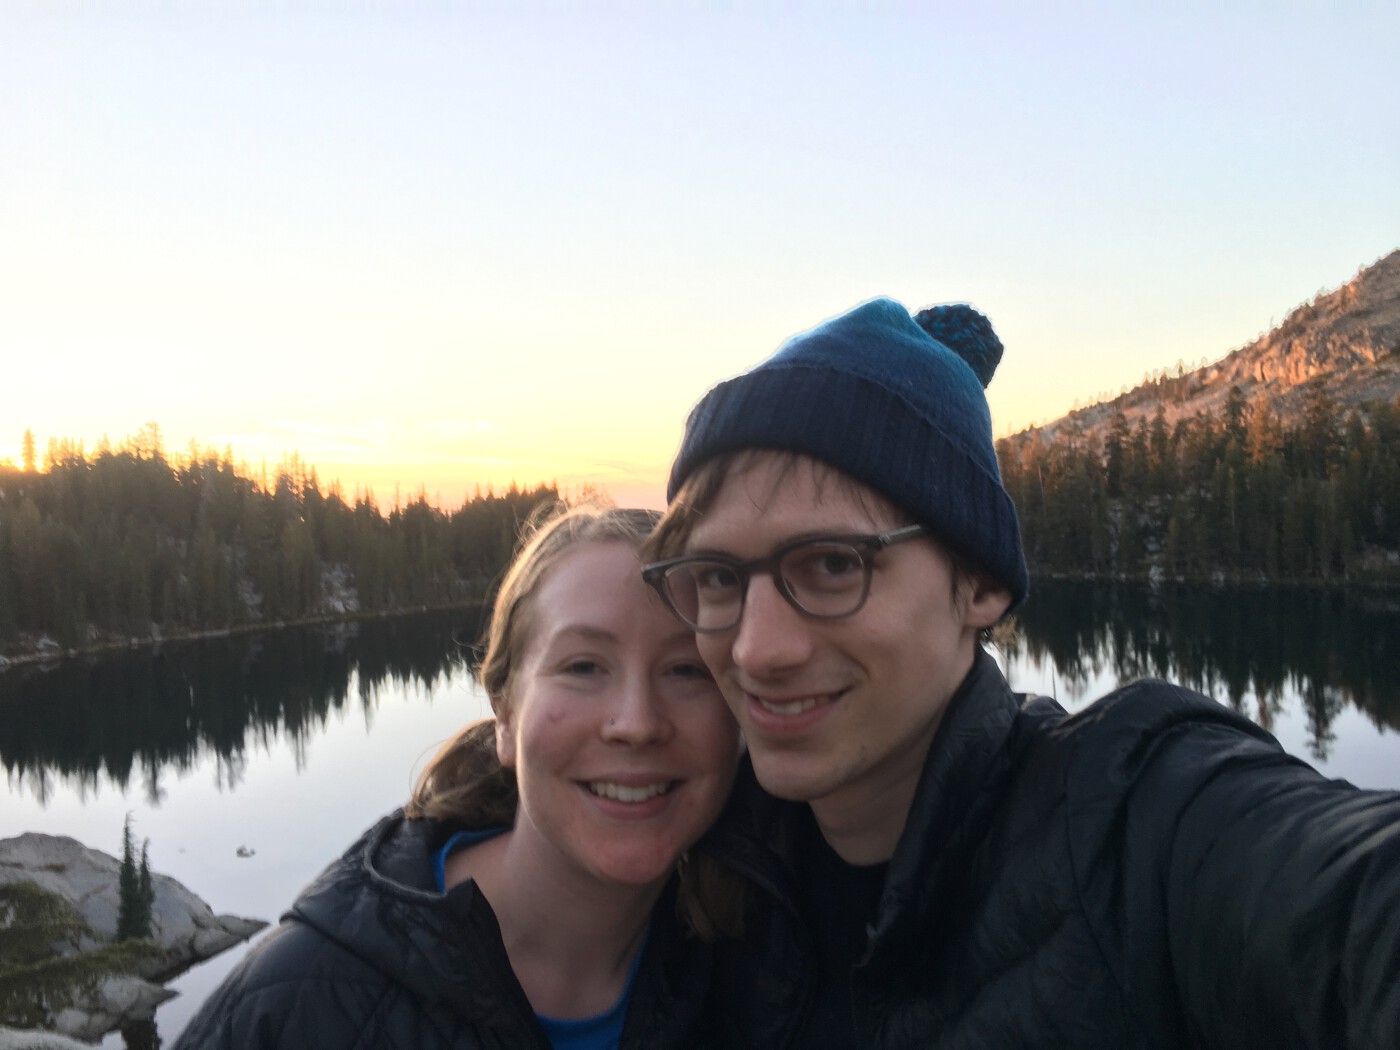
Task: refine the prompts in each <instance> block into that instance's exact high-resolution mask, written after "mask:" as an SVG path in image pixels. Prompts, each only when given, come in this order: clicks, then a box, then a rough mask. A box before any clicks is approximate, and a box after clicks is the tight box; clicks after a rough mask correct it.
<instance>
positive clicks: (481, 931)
mask: <svg viewBox="0 0 1400 1050" xmlns="http://www.w3.org/2000/svg"><path fill="white" fill-rule="evenodd" d="M448 832H449V829H445V828H444V827H443V826H442V825H438V824H436V823H434V822H432V821H426V820H412V821H410V820H405V819H403V817H402V815H401V814H399V813H395V814H392V815H390V816H388V817H386V818H385V819H383V820H382V821H380V822H379V823H378V824H377V825H375V826H374V827H373V828H371V829H370V830H369V831H367V832H366V833H365V834H364V835H363V836H362V837H361V838H360V840H359V841H358V842H357V843H355V845H354V846H352V847H351V848H350V850H349V851H348V852H347V853H346V854H345V855H344V856H343V857H342V858H341V859H340V860H338V861H336V862H335V863H334V864H332V865H331V866H330V867H329V868H327V869H326V871H325V872H324V873H322V874H321V875H320V876H319V877H318V878H317V879H316V881H315V882H313V883H312V884H311V885H310V886H309V887H308V888H307V889H306V891H305V892H304V893H302V895H301V897H300V898H298V900H297V902H296V904H295V905H294V906H293V907H292V910H291V911H290V912H289V913H288V914H287V915H286V916H284V917H283V920H282V924H281V925H280V926H279V927H278V929H277V930H275V931H274V932H273V933H271V934H269V935H268V936H267V937H266V938H265V939H264V940H262V941H261V942H260V943H259V944H258V945H257V946H256V947H255V948H254V949H253V950H252V951H251V952H249V953H248V955H247V957H246V958H245V959H244V960H243V961H242V962H241V963H239V965H238V966H237V967H236V968H235V969H234V970H233V972H232V973H231V974H230V975H229V977H228V978H227V979H226V980H225V981H224V983H223V984H222V985H221V986H220V987H219V989H218V990H217V991H216V992H215V993H214V995H213V996H212V997H211V998H210V999H209V1000H208V1002H206V1003H205V1004H204V1006H203V1007H202V1008H201V1009H200V1011H199V1013H198V1014H196V1015H195V1017H194V1019H193V1020H192V1021H191V1022H190V1024H189V1026H188V1027H187V1028H186V1029H185V1031H184V1032H183V1034H182V1035H181V1036H180V1038H179V1040H178V1041H177V1042H176V1044H175V1045H176V1048H177V1050H186V1048H187V1050H220V1048H227V1050H233V1048H257V1050H273V1048H277V1050H321V1048H325V1050H342V1048H344V1050H350V1048H356V1050H361V1048H363V1050H369V1048H375V1050H437V1048H447V1047H451V1048H453V1050H467V1048H476V1047H492V1048H501V1050H507V1048H509V1050H518V1048H527V1050H528V1048H533V1047H538V1048H541V1050H548V1048H549V1041H548V1039H547V1038H546V1036H545V1033H544V1029H543V1028H542V1027H541V1026H540V1024H539V1022H538V1021H537V1020H536V1019H535V1015H534V1012H533V1011H532V1009H531V1007H530V1003H529V1001H528V1000H527V999H526V998H525V993H524V992H523V991H522V990H521V988H520V985H519V984H518V983H517V982H516V979H515V975H514V973H513V972H512V971H511V968H510V961H509V959H508V958H507V956H506V951H505V947H504V946H503V945H502V943H501V934H500V929H499V927H498V926H497V924H496V918H495V915H494V914H493V913H492V911H491V908H490V906H489V905H488V904H487V902H486V900H485V898H484V897H483V896H482V895H481V894H480V893H479V892H478V891H477V888H476V884H475V883H474V882H470V881H468V882H465V883H462V884H461V885H459V886H455V887H453V888H452V889H451V890H450V891H449V892H448V893H447V894H446V895H441V894H439V893H438V890H437V886H436V884H435V882H434V877H433V872H432V867H431V860H430V857H431V854H432V852H433V851H434V850H435V849H436V848H437V847H439V846H441V845H442V843H443V842H444V841H445V839H446V837H447V834H448ZM673 905H674V897H673V890H672V889H671V888H668V890H667V892H666V893H665V894H664V895H663V897H662V899H661V901H660V902H659V903H658V905H657V906H656V908H655V911H654V913H653V917H652V924H651V930H650V933H649V934H648V937H647V943H646V947H645V948H644V949H643V956H642V960H641V965H640V968H639V970H638V973H637V977H636V982H635V984H634V985H633V990H632V1001H631V1004H630V1006H629V1010H628V1014H627V1020H626V1023H625V1026H624V1029H623V1037H622V1046H623V1047H637V1048H641V1047H647V1048H651V1047H669V1046H690V1045H693V1044H694V1043H697V1042H699V1041H700V1036H699V1033H698V1029H697V1025H698V1024H699V1020H700V1016H701V1001H702V1000H703V998H704V996H705V994H706V990H707V975H708V972H709V963H710V958H709V949H708V948H707V947H706V946H704V945H702V944H700V943H699V942H698V941H695V940H693V939H690V938H688V937H687V936H686V935H685V934H684V933H683V932H682V931H681V930H680V928H679V927H678V924H677V922H676V920H675V918H674V907H673Z"/></svg>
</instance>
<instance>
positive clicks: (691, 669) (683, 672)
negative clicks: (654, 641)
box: [671, 660, 714, 682]
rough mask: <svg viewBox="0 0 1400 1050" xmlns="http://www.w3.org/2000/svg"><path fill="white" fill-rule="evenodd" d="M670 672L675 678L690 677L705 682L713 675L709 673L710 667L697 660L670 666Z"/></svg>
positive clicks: (711, 679) (711, 678)
mask: <svg viewBox="0 0 1400 1050" xmlns="http://www.w3.org/2000/svg"><path fill="white" fill-rule="evenodd" d="M671 673H672V674H673V675H675V676H676V677H677V678H691V679H696V680H699V681H705V682H708V681H713V679H714V675H712V674H710V669H709V668H708V667H706V666H705V665H704V664H703V663H701V662H700V661H699V660H697V661H695V662H694V663H684V664H677V665H676V666H675V667H673V668H671Z"/></svg>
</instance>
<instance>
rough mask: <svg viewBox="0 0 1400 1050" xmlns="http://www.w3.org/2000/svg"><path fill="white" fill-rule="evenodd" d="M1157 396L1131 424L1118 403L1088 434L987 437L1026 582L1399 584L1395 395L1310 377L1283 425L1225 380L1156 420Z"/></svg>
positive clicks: (1070, 422)
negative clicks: (1384, 397) (1369, 399)
mask: <svg viewBox="0 0 1400 1050" xmlns="http://www.w3.org/2000/svg"><path fill="white" fill-rule="evenodd" d="M1158 394H1159V396H1158V399H1157V400H1156V405H1155V411H1153V410H1148V411H1146V412H1141V413H1138V414H1137V422H1136V423H1135V424H1130V423H1129V421H1128V416H1127V414H1126V413H1125V412H1124V410H1123V407H1122V405H1119V406H1117V408H1116V410H1115V411H1114V413H1113V414H1112V415H1111V416H1110V417H1109V420H1108V425H1107V427H1106V428H1100V429H1099V432H1098V433H1097V434H1096V433H1093V432H1087V433H1086V431H1085V430H1084V429H1083V428H1078V427H1076V426H1075V420H1074V417H1073V416H1071V417H1069V418H1068V419H1067V420H1066V422H1065V423H1064V424H1063V425H1061V426H1060V427H1058V428H1057V429H1056V430H1055V432H1054V436H1053V439H1050V440H1047V439H1045V438H1044V437H1043V435H1042V434H1041V433H1040V432H1039V431H1034V430H1032V431H1027V432H1025V433H1024V434H1019V435H1016V436H1015V437H1012V438H1005V439H1002V440H1001V441H999V442H998V443H997V452H998V455H999V457H1000V460H1001V466H1002V472H1003V478H1004V481H1005V484H1006V487H1007V491H1008V492H1009V493H1010V494H1011V497H1012V499H1013V500H1014V501H1015V503H1016V507H1017V510H1018V511H1019V513H1020V518H1021V531H1022V538H1023V541H1024V543H1025V548H1026V556H1027V559H1028V560H1029V562H1030V566H1031V572H1032V573H1033V574H1035V573H1048V574H1055V575H1062V576H1082V577H1115V578H1129V579H1132V578H1167V579H1177V580H1188V581H1230V582H1266V583H1313V582H1323V583H1327V582H1341V581H1345V582H1348V583H1381V584H1389V585H1396V584H1400V399H1397V400H1396V401H1394V402H1385V401H1382V402H1373V403H1371V404H1366V405H1353V406H1346V407H1341V406H1338V405H1336V404H1335V403H1334V402H1333V400H1332V399H1331V397H1330V396H1329V393H1328V390H1327V387H1326V385H1325V384H1324V383H1323V382H1321V381H1314V382H1311V383H1309V384H1308V385H1307V386H1306V387H1305V388H1304V389H1303V391H1302V408H1301V410H1300V411H1298V412H1296V413H1293V418H1284V417H1282V416H1281V415H1280V414H1279V412H1278V411H1277V410H1276V409H1275V407H1274V406H1273V404H1272V402H1270V401H1269V400H1266V399H1256V400H1255V401H1253V402H1247V401H1246V400H1245V398H1244V397H1243V395H1242V394H1241V392H1240V390H1239V388H1238V387H1233V388H1231V389H1230V391H1229V394H1228V396H1227V397H1226V399H1225V401H1224V404H1223V405H1222V406H1221V408H1220V409H1219V410H1218V411H1214V412H1212V411H1209V410H1201V411H1198V412H1196V413H1195V414H1193V415H1186V416H1182V417H1181V418H1178V419H1177V420H1176V421H1175V422H1174V423H1172V424H1168V422H1167V419H1168V412H1167V409H1168V402H1169V400H1170V392H1169V391H1160V392H1158Z"/></svg>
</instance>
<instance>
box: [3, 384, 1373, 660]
mask: <svg viewBox="0 0 1400 1050" xmlns="http://www.w3.org/2000/svg"><path fill="white" fill-rule="evenodd" d="M1152 393H1154V394H1155V395H1157V397H1158V400H1157V402H1156V406H1155V412H1153V411H1151V409H1148V410H1147V411H1138V412H1136V413H1135V415H1136V422H1135V423H1130V422H1129V417H1128V415H1127V414H1126V413H1125V411H1124V408H1123V406H1122V405H1121V404H1120V405H1118V406H1117V407H1116V408H1115V410H1114V412H1113V414H1112V415H1111V416H1110V417H1109V420H1108V424H1107V426H1101V427H1098V428H1093V429H1090V428H1085V427H1083V426H1079V425H1077V424H1076V419H1075V417H1074V416H1070V417H1067V419H1066V420H1065V421H1064V422H1062V423H1061V424H1060V425H1058V426H1056V427H1054V428H1047V430H1029V431H1026V432H1024V433H1022V434H1018V435H1015V436H1013V437H1009V438H1003V439H1002V440H1001V441H999V442H998V443H997V452H998V455H999V457H1000V460H1001V467H1002V472H1003V478H1004V481H1005V484H1006V488H1007V491H1008V492H1009V493H1010V494H1011V497H1012V499H1013V500H1014V501H1015V503H1016V506H1017V510H1018V512H1019V514H1020V518H1021V529H1022V538H1023V541H1024V544H1025V548H1026V554H1027V558H1028V561H1029V563H1030V567H1031V572H1032V574H1033V575H1035V574H1042V575H1055V576H1067V577H1084V578H1113V579H1149V578H1157V579H1161V578H1166V579H1174V580H1185V581H1203V582H1211V581H1214V582H1259V583H1299V582H1302V583H1313V582H1316V583H1338V582H1347V583H1370V584H1377V583H1378V584H1388V585H1400V401H1395V402H1377V403H1372V404H1368V405H1360V406H1357V405H1349V406H1345V407H1339V406H1338V405H1336V404H1334V403H1333V401H1332V400H1331V398H1330V397H1329V394H1328V391H1327V388H1326V386H1325V384H1323V383H1321V382H1314V383H1311V384H1309V385H1308V386H1307V387H1306V389H1305V390H1304V391H1303V399H1302V408H1301V410H1300V411H1297V412H1295V413H1292V415H1291V417H1290V418H1285V417H1283V416H1281V415H1280V413H1279V412H1278V411H1277V409H1275V408H1274V407H1272V404H1271V402H1269V401H1268V400H1265V399H1256V400H1254V401H1252V402H1251V401H1246V399H1245V398H1244V397H1243V396H1242V395H1241V394H1240V392H1239V390H1238V388H1234V389H1232V390H1231V391H1230V394H1229V397H1228V398H1226V400H1225V401H1224V403H1223V405H1222V406H1221V408H1220V409H1219V410H1217V411H1214V412H1212V411H1209V410H1201V411H1198V412H1197V413H1196V414H1194V415H1189V416H1180V417H1179V418H1177V419H1176V420H1175V421H1174V422H1173V423H1168V411H1167V407H1168V404H1169V402H1170V398H1169V396H1168V395H1169V393H1170V392H1169V391H1165V390H1158V391H1153V392H1152ZM1129 407H1133V406H1131V405H1130V406H1129ZM1137 407H1138V408H1139V409H1140V408H1141V406H1140V405H1139V406H1137ZM1047 434H1048V436H1047ZM37 459H38V457H37V455H36V453H35V451H34V448H33V439H32V436H30V435H28V434H26V441H25V462H24V463H23V464H21V465H19V466H15V465H11V464H0V654H3V653H5V652H6V651H9V652H21V651H26V650H32V648H33V646H34V644H35V641H36V639H46V640H48V641H47V642H46V643H45V644H48V645H51V646H56V647H61V648H64V649H70V648H85V647H89V646H93V645H100V644H104V643H106V644H110V643H112V642H114V641H119V640H121V639H131V638H139V639H148V638H160V637H175V636H180V635H191V634H200V633H204V632H209V631H221V630H227V629H231V628H238V627H256V626H264V625H274V624H280V623H290V622H297V621H304V620H314V619H327V618H331V619H333V618H338V617H348V616H356V615H374V614H383V613H392V612H398V611H408V610H417V609H423V608H429V607H445V606H454V605H465V604H470V603H474V602H482V601H485V600H488V599H489V598H490V596H491V594H492V591H493V588H494V586H495V584H496V582H497V581H498V579H499V576H500V574H501V572H502V571H503V569H504V568H505V566H506V564H507V563H508V562H509V559H510V556H511V553H512V551H513V549H514V546H515V543H516V538H517V535H518V532H519V528H520V526H521V524H522V523H523V522H524V521H525V520H526V519H527V518H528V516H529V515H530V513H531V512H532V511H533V510H534V509H535V508H536V507H538V506H539V505H540V504H542V503H546V502H553V501H556V500H558V499H559V498H560V493H559V491H558V489H557V487H556V486H553V485H540V486H536V487H534V488H528V489H520V488H517V487H516V486H514V485H512V487H511V488H510V490H509V491H507V492H505V493H496V492H493V491H488V492H485V493H481V492H478V493H477V494H476V495H475V496H474V497H473V498H471V499H469V500H467V501H466V502H465V503H463V505H462V506H461V507H459V508H458V509H456V510H452V511H448V510H444V509H442V508H440V507H437V506H435V505H433V504H431V503H430V502H429V501H428V499H427V498H426V495H424V494H422V493H420V494H419V495H418V496H416V497H415V498H413V499H411V500H409V501H408V502H407V503H404V504H402V505H399V504H398V502H397V501H396V505H395V506H394V507H393V508H392V509H390V510H388V511H387V512H386V511H384V510H382V509H381V508H380V507H379V505H378V504H377V503H376V501H375V500H374V499H373V497H372V496H371V495H369V494H356V496H355V497H354V498H353V499H351V500H347V499H346V498H345V497H344V495H343V494H342V493H341V491H340V489H339V488H338V486H334V485H333V486H331V487H330V488H329V489H323V488H322V486H321V485H320V483H319V482H318V480H317V478H316V475H315V471H314V470H311V469H308V468H307V467H305V466H304V465H303V464H302V463H301V462H300V461H299V460H298V459H297V458H296V457H292V458H291V459H290V460H289V461H288V462H285V463H284V464H283V465H282V466H281V468H279V470H278V471H277V472H276V475H275V477H273V478H272V479H271V480H269V479H267V478H262V479H258V478H255V477H253V476H252V474H251V473H250V472H249V471H248V470H247V469H246V468H244V467H242V466H238V465H235V464H234V463H233V461H232V457H231V454H230V453H227V452H226V453H225V454H223V455H216V454H213V453H211V452H207V451H204V452H201V451H200V450H199V449H198V448H196V447H193V446H192V447H191V449H190V450H189V451H188V452H186V453H183V454H177V455H167V453H166V452H165V451H164V450H163V449H162V448H161V445H160V440H159V431H158V429H157V428H155V427H154V426H153V425H148V426H147V427H145V428H143V429H142V430H141V431H140V432H139V433H138V434H137V435H136V436H135V437H134V438H130V439H128V440H127V441H126V442H125V443H124V444H123V445H122V446H121V447H120V448H117V449H113V448H111V447H108V446H107V445H106V444H105V443H104V445H103V446H102V447H101V448H99V449H98V450H97V452H96V453H95V454H93V455H91V456H89V455H87V454H85V453H84V451H83V449H82V448H81V446H75V445H73V444H72V443H70V442H66V441H57V440H55V441H50V442H49V445H48V449H47V452H46V454H45V455H44V458H43V463H42V466H41V465H40V464H39V463H38V462H37Z"/></svg>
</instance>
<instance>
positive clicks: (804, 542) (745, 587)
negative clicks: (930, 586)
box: [642, 524, 932, 634]
mask: <svg viewBox="0 0 1400 1050" xmlns="http://www.w3.org/2000/svg"><path fill="white" fill-rule="evenodd" d="M930 535H932V530H930V529H929V528H928V526H927V525H918V524H915V525H901V526H899V527H898V528H893V529H887V530H885V531H884V532H874V533H854V534H842V535H835V536H804V537H803V538H802V539H797V540H791V541H789V542H788V543H784V544H782V545H781V546H779V547H775V548H774V549H773V550H771V551H769V552H768V553H767V554H765V555H764V556H763V557H761V558H751V559H749V560H748V561H740V560H739V559H738V558H731V557H730V556H729V555H727V554H682V555H680V556H679V557H675V558H666V559H664V560H663V561H654V562H652V563H650V564H649V565H643V566H642V580H643V581H645V582H646V584H647V585H648V586H650V587H651V589H652V590H654V591H656V593H657V594H658V595H660V596H661V600H662V601H663V602H665V603H666V608H668V609H670V610H671V612H672V613H673V614H674V615H675V616H676V618H677V619H678V620H680V621H681V622H682V623H683V624H685V625H686V626H687V627H689V628H690V629H691V630H693V631H696V632H698V633H700V634H722V633H723V632H725V631H732V630H734V628H736V627H738V626H739V624H740V623H742V622H743V619H744V608H745V606H746V604H747V602H748V599H749V584H750V583H752V582H753V577H754V574H755V573H767V574H768V575H769V576H771V577H772V578H773V586H774V587H775V588H777V591H778V593H779V594H781V595H782V596H783V600H784V601H786V602H787V603H788V604H789V605H791V606H792V607H793V608H794V609H796V610H797V611H798V612H799V613H801V614H802V615H803V616H807V617H810V618H811V619H813V620H843V619H845V618H846V617H848V616H854V615H855V614H856V613H858V612H860V611H861V609H863V608H865V603H866V601H868V600H869V598H870V583H871V579H872V578H873V577H874V575H875V563H874V560H873V559H874V556H875V555H876V554H878V553H880V551H882V550H884V549H885V548H886V547H892V546H894V545H895V544H897V543H905V542H907V541H908V540H915V539H918V538H919V537H921V536H930ZM818 543H841V544H845V545H846V546H848V547H850V548H851V549H852V550H854V551H855V552H856V555H857V556H858V557H859V558H860V564H861V568H862V569H864V570H865V581H864V584H863V585H862V588H861V594H860V600H859V601H858V602H856V604H855V607H854V608H852V609H850V610H849V611H847V612H840V613H817V612H812V611H811V610H810V609H807V608H804V607H803V606H802V605H801V604H800V603H799V602H798V600H797V596H796V595H794V594H793V593H792V591H791V589H790V588H789V587H788V583H787V580H785V579H784V578H783V574H782V573H781V572H779V571H778V565H779V564H780V563H781V562H782V560H783V558H784V557H785V556H786V555H787V554H788V553H789V552H791V551H794V550H797V549H798V548H800V547H807V546H811V545H813V544H818ZM691 562H696V563H699V562H716V563H719V564H721V565H724V566H726V567H728V568H729V569H731V570H733V572H734V573H735V574H736V575H737V576H738V577H739V579H740V582H741V585H742V589H741V591H740V595H739V613H738V616H736V617H735V619H734V622H733V623H731V624H729V625H728V626H727V627H701V626H700V625H699V624H695V623H691V622H690V620H688V619H687V618H686V617H685V616H683V615H681V611H680V610H679V609H677V608H676V603H675V602H674V601H673V600H672V598H671V592H670V588H668V587H667V585H666V578H667V576H669V575H670V573H671V571H672V570H673V569H675V568H676V567H678V566H681V565H685V564H687V563H691Z"/></svg>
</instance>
